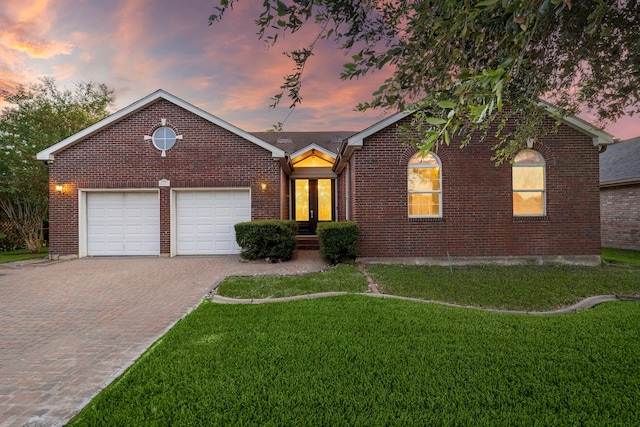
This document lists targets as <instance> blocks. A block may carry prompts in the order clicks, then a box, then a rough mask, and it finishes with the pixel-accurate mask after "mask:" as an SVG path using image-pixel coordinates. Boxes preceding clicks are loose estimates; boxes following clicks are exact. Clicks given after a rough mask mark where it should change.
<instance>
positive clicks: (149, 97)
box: [36, 89, 285, 160]
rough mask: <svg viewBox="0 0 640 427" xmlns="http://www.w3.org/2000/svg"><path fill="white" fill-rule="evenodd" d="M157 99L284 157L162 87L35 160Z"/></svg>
mask: <svg viewBox="0 0 640 427" xmlns="http://www.w3.org/2000/svg"><path fill="white" fill-rule="evenodd" d="M159 99H164V100H166V101H169V102H171V103H172V104H175V105H177V106H178V107H181V108H184V109H185V110H187V111H189V112H191V113H193V114H195V115H197V116H199V117H201V118H203V119H205V120H207V121H209V122H211V123H213V124H215V125H218V126H220V127H221V128H223V129H226V130H228V131H229V132H232V133H234V134H236V135H238V136H240V137H242V138H244V139H246V140H247V141H250V142H253V143H254V144H256V145H258V146H260V147H262V148H264V149H265V150H267V151H270V152H271V156H272V157H274V158H284V157H285V152H284V150H282V149H280V148H278V147H275V146H273V145H271V144H269V143H268V142H266V141H264V140H262V139H260V138H258V137H256V136H255V135H252V134H250V133H248V132H245V131H243V130H242V129H240V128H238V127H236V126H234V125H232V124H231V123H228V122H225V121H224V120H222V119H220V118H218V117H216V116H214V115H212V114H210V113H207V112H206V111H204V110H202V109H200V108H198V107H196V106H194V105H192V104H189V103H188V102H186V101H183V100H182V99H180V98H178V97H176V96H174V95H171V94H170V93H168V92H165V91H164V90H162V89H159V90H157V91H155V92H153V93H151V94H149V95H147V96H145V97H144V98H142V99H140V100H138V101H136V102H134V103H133V104H131V105H129V106H128V107H125V108H123V109H121V110H120V111H118V112H116V113H113V114H112V115H110V116H109V117H106V118H104V119H102V120H100V121H99V122H97V123H94V124H93V125H91V126H89V127H88V128H85V129H83V130H81V131H80V132H78V133H76V134H73V135H71V136H70V137H68V138H66V139H63V140H62V141H60V142H58V143H57V144H54V145H52V146H51V147H49V148H46V149H44V150H42V151H40V152H39V153H38V154H36V159H37V160H54V159H55V155H56V154H57V153H59V152H61V151H63V150H65V149H66V148H68V147H70V146H72V145H74V144H77V143H78V142H80V141H83V140H84V139H86V138H88V137H90V136H92V135H94V134H96V133H98V132H100V131H101V130H103V129H104V128H106V127H107V126H110V125H112V124H114V123H117V122H119V121H120V120H123V119H125V118H127V117H129V116H131V115H132V114H134V113H136V112H138V111H140V110H142V109H143V108H145V107H147V106H149V105H151V104H153V103H154V102H156V101H158V100H159Z"/></svg>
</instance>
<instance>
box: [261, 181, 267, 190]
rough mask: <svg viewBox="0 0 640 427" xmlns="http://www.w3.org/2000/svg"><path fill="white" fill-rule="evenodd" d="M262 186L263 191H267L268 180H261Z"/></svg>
mask: <svg viewBox="0 0 640 427" xmlns="http://www.w3.org/2000/svg"><path fill="white" fill-rule="evenodd" d="M260 188H262V191H265V190H266V189H267V183H266V182H261V183H260Z"/></svg>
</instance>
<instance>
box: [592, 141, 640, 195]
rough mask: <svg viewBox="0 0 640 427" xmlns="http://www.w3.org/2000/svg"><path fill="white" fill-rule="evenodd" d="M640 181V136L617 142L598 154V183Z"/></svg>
mask: <svg viewBox="0 0 640 427" xmlns="http://www.w3.org/2000/svg"><path fill="white" fill-rule="evenodd" d="M633 180H638V181H640V136H639V137H636V138H632V139H627V140H626V141H622V142H617V143H615V144H611V145H609V146H608V147H607V149H606V151H605V152H604V153H602V154H600V183H601V184H605V183H611V182H620V181H623V182H625V181H633Z"/></svg>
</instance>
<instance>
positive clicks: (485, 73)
mask: <svg viewBox="0 0 640 427" xmlns="http://www.w3.org/2000/svg"><path fill="white" fill-rule="evenodd" d="M235 1H238V0H235ZM235 1H234V0H220V2H219V6H217V13H216V14H214V15H211V16H210V18H209V23H210V24H212V23H215V22H216V21H218V20H220V19H222V17H223V16H224V14H225V12H226V11H228V9H230V8H232V7H233V4H234V3H235ZM256 24H257V26H258V29H259V31H258V34H259V38H261V39H263V40H265V41H266V42H268V43H270V44H275V43H277V41H278V39H279V38H278V36H279V35H281V34H286V33H295V32H297V31H299V30H300V29H301V28H303V26H305V25H316V26H317V39H316V40H318V39H330V40H333V41H334V42H335V43H336V44H337V45H338V46H339V48H341V49H342V50H343V51H344V52H345V53H349V54H350V55H351V58H352V61H351V62H349V63H347V64H345V65H344V70H343V72H342V74H341V78H342V79H353V78H359V77H362V76H364V75H365V74H367V73H369V72H373V71H376V70H382V69H385V68H391V70H392V76H391V77H390V78H389V79H388V80H386V81H385V83H384V84H383V85H382V86H381V87H380V88H378V90H376V91H375V92H374V93H373V94H372V98H371V99H370V100H369V101H368V102H363V103H361V104H359V105H358V106H357V108H358V109H360V110H366V109H369V108H386V109H391V110H395V109H400V110H403V109H409V110H412V111H415V114H414V115H413V116H412V124H411V126H410V128H411V129H412V130H411V131H407V129H405V134H406V136H407V138H408V140H409V142H412V143H414V144H416V145H418V146H419V147H420V148H421V149H422V150H423V151H428V150H431V149H437V147H438V145H440V144H449V143H450V142H451V140H452V138H454V137H456V136H459V137H460V139H459V141H460V144H461V146H464V145H466V144H467V143H468V142H469V141H470V136H471V133H472V132H473V131H478V130H480V131H483V135H485V136H486V135H487V132H489V131H491V132H493V133H495V135H496V137H498V140H499V143H498V144H497V145H496V146H494V147H493V148H494V150H495V153H496V155H495V159H496V160H497V161H498V162H500V161H503V160H506V159H510V158H511V157H512V156H513V154H514V153H515V152H517V151H518V149H519V148H520V147H522V146H523V144H525V142H526V141H527V139H534V140H535V138H537V137H539V136H540V135H541V133H543V132H545V130H544V129H545V127H543V126H541V122H542V120H544V119H545V118H546V117H547V116H548V114H549V106H548V105H542V106H541V104H540V102H539V100H540V99H544V100H546V101H548V102H550V103H552V104H553V105H554V106H555V107H556V108H555V109H552V113H553V114H554V115H556V116H557V117H558V118H560V117H562V116H563V115H574V114H577V113H578V112H580V111H584V110H589V111H591V112H593V113H594V114H595V115H596V116H597V118H598V120H599V123H600V124H605V123H606V122H608V121H613V120H615V119H617V118H619V117H621V116H622V115H624V114H629V113H630V114H636V113H638V112H640V104H639V103H638V101H639V99H640V3H639V2H638V1H637V0H592V1H577V0H530V1H521V0H481V1H477V0H474V1H471V0H413V1H411V0H407V1H400V0H387V1H373V0H358V1H353V0H338V1H333V0H288V1H284V0H265V1H264V11H263V12H262V14H261V15H260V16H259V17H258V19H257V20H256ZM314 45H315V41H314V42H313V43H311V45H310V46H307V47H303V48H301V49H298V50H294V51H292V52H289V53H287V55H288V56H289V57H290V58H291V59H292V60H293V61H294V70H293V73H292V74H290V75H288V76H286V77H285V80H284V83H283V84H282V86H281V88H280V89H281V92H280V93H278V94H277V95H276V96H275V97H274V101H275V102H274V106H275V105H276V104H277V103H278V102H279V101H280V100H281V99H282V97H283V96H284V95H286V96H287V97H288V98H289V99H290V100H291V107H292V108H293V107H295V106H296V105H298V104H299V103H300V101H301V97H300V90H301V76H302V72H303V70H304V67H305V65H306V63H307V62H308V60H309V58H310V57H311V56H312V55H313V49H314ZM509 121H511V122H515V123H516V124H517V126H515V127H514V126H506V127H505V125H506V124H507V123H508V122H509ZM507 129H511V130H507Z"/></svg>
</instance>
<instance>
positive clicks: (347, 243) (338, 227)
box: [316, 221, 358, 264]
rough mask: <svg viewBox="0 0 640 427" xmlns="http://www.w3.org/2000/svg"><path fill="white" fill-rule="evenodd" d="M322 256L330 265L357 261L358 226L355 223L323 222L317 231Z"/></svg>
mask: <svg viewBox="0 0 640 427" xmlns="http://www.w3.org/2000/svg"><path fill="white" fill-rule="evenodd" d="M316 234H317V235H318V242H319V243H320V256H321V257H322V259H323V260H325V261H326V262H328V263H329V264H339V263H341V262H344V261H350V260H354V259H356V253H357V251H358V224H356V223H355V222H353V221H342V222H323V223H321V224H318V228H317V229H316Z"/></svg>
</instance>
